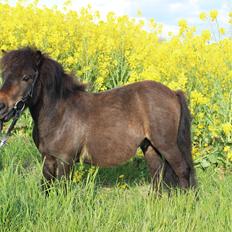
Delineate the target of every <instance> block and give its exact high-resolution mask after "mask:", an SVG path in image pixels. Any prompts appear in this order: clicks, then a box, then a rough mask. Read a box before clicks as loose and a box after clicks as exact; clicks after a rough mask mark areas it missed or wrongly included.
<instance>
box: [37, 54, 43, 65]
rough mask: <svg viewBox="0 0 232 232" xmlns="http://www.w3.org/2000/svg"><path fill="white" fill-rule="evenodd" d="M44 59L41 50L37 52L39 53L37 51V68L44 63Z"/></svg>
mask: <svg viewBox="0 0 232 232" xmlns="http://www.w3.org/2000/svg"><path fill="white" fill-rule="evenodd" d="M42 57H43V55H42V52H41V51H40V50H37V51H36V54H35V58H36V65H37V66H40V64H41V61H42Z"/></svg>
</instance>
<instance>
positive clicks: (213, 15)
mask: <svg viewBox="0 0 232 232" xmlns="http://www.w3.org/2000/svg"><path fill="white" fill-rule="evenodd" d="M209 15H210V18H211V20H212V21H215V20H216V19H217V16H218V11H217V10H211V11H210V12H209Z"/></svg>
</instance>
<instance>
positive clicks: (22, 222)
mask: <svg viewBox="0 0 232 232" xmlns="http://www.w3.org/2000/svg"><path fill="white" fill-rule="evenodd" d="M41 166H42V164H41V160H40V154H39V152H38V151H37V150H36V148H35V146H34V145H33V143H32V141H31V140H30V139H28V138H23V137H19V135H18V136H13V137H11V140H10V141H9V144H8V145H7V146H6V147H4V149H2V150H1V151H0V231H33V232H34V231H55V232H57V231H62V232H63V231H65V232H66V231H91V232H92V231H94V232H95V231H107V232H108V231H133V232H134V231H139V232H142V231H155V232H157V231H165V232H168V231H188V232H189V231H197V232H199V231H204V232H205V231H210V232H213V231H220V232H221V231H226V232H227V231H232V207H231V200H232V197H231V194H232V173H231V170H223V169H220V168H217V169H207V170H205V171H203V170H202V169H197V176H198V182H199V191H198V197H197V198H196V193H194V192H191V191H190V192H188V193H185V194H184V193H181V192H178V191H177V192H173V194H172V196H168V195H167V194H166V193H164V194H163V195H162V196H161V197H158V196H156V195H154V194H148V193H149V189H150V184H149V176H148V173H147V168H146V164H145V162H144V161H143V159H141V158H136V159H135V160H133V161H130V162H128V163H127V164H125V165H123V166H120V167H117V168H111V169H99V170H97V169H93V168H90V167H88V166H84V167H83V166H77V168H76V169H77V171H78V172H77V173H78V175H79V174H82V175H81V181H79V182H76V183H75V182H71V183H70V182H66V184H65V183H62V184H59V183H56V185H55V187H53V189H52V190H51V193H50V196H49V197H47V198H46V197H45V196H44V194H43V193H42V192H41V190H40V179H41V177H42V174H41ZM91 173H92V174H91ZM78 175H77V176H78ZM121 175H124V176H121ZM79 176H80V175H79ZM119 176H121V177H120V178H119ZM61 185H66V188H67V193H65V191H64V188H62V186H61Z"/></svg>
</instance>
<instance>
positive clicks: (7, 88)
mask: <svg viewBox="0 0 232 232" xmlns="http://www.w3.org/2000/svg"><path fill="white" fill-rule="evenodd" d="M42 57H43V56H42V54H41V52H40V51H38V50H34V49H31V48H22V49H19V50H12V51H9V52H4V51H3V57H2V59H1V61H0V65H1V70H2V79H3V85H2V87H1V89H0V119H4V118H5V117H7V115H8V113H9V112H10V111H11V110H12V109H13V107H14V106H15V105H16V103H17V102H19V101H20V100H22V99H25V98H26V97H27V95H28V94H30V93H31V92H32V88H33V85H34V84H35V81H36V80H35V79H36V78H37V76H38V69H39V65H40V63H41V61H42Z"/></svg>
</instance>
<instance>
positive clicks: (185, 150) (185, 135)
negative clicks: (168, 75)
mask: <svg viewBox="0 0 232 232" xmlns="http://www.w3.org/2000/svg"><path fill="white" fill-rule="evenodd" d="M176 95H177V97H178V98H179V102H180V105H181V116H180V123H179V129H178V137H177V145H178V147H179V149H180V151H181V153H182V154H183V157H184V159H185V160H186V163H187V164H188V166H189V169H190V177H189V184H190V187H195V186H196V177H195V169H194V166H193V159H192V142H191V115H190V112H189V109H188V105H187V102H186V98H185V95H184V93H183V92H182V91H180V90H179V91H177V92H176Z"/></svg>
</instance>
